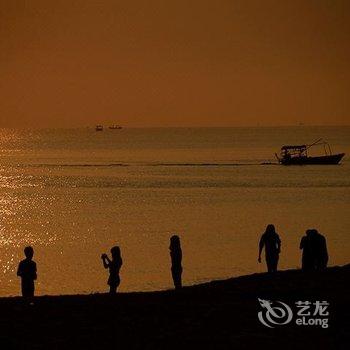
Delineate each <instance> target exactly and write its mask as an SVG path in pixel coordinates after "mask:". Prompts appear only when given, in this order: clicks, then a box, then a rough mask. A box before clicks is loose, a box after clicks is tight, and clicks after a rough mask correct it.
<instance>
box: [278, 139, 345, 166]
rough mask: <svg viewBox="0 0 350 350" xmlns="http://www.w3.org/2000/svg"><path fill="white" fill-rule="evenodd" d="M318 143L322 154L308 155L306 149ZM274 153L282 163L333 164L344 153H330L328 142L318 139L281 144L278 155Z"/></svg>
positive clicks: (336, 162) (338, 160) (337, 161)
mask: <svg viewBox="0 0 350 350" xmlns="http://www.w3.org/2000/svg"><path fill="white" fill-rule="evenodd" d="M318 145H322V146H323V148H324V155H321V156H309V155H308V150H309V149H310V148H311V147H313V146H318ZM275 155H276V158H277V159H278V162H279V163H280V164H282V165H311V164H314V165H335V164H338V163H339V162H340V161H341V160H342V158H343V157H344V155H345V153H338V154H332V151H331V147H330V146H329V144H328V143H327V142H325V141H323V140H322V139H319V140H317V141H316V142H314V143H313V144H311V145H297V146H283V147H282V148H281V151H280V156H278V155H277V154H275Z"/></svg>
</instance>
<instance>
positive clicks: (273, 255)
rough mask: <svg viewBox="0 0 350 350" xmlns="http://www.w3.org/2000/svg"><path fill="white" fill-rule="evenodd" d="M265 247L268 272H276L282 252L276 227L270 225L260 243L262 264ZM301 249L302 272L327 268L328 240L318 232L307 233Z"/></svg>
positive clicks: (259, 259)
mask: <svg viewBox="0 0 350 350" xmlns="http://www.w3.org/2000/svg"><path fill="white" fill-rule="evenodd" d="M264 247H265V258H266V265H267V270H268V272H276V271H277V265H278V260H279V254H280V252H281V239H280V237H279V235H278V234H277V233H276V230H275V227H274V225H268V226H267V227H266V231H265V233H263V234H262V236H261V238H260V241H259V257H258V261H259V263H260V262H261V253H262V250H263V248H264ZM300 249H302V250H303V255H302V270H304V271H310V270H322V269H325V268H326V267H327V263H328V251H327V243H326V239H325V237H324V236H323V235H321V234H320V233H318V231H317V230H315V229H311V230H307V231H306V235H305V236H304V237H302V239H301V242H300Z"/></svg>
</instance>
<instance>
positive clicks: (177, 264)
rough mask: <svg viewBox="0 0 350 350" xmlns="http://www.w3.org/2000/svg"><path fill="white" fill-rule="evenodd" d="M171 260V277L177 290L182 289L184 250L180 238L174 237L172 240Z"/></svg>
mask: <svg viewBox="0 0 350 350" xmlns="http://www.w3.org/2000/svg"><path fill="white" fill-rule="evenodd" d="M169 249H170V258H171V275H172V277H173V282H174V287H175V289H180V288H182V250H181V244H180V238H179V236H177V235H173V236H171V238H170V247H169Z"/></svg>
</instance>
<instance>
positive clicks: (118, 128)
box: [109, 125, 123, 130]
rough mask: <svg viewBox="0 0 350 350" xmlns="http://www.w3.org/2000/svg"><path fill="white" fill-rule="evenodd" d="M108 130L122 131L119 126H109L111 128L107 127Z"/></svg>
mask: <svg viewBox="0 0 350 350" xmlns="http://www.w3.org/2000/svg"><path fill="white" fill-rule="evenodd" d="M109 129H112V130H120V129H123V127H122V126H120V125H111V126H109Z"/></svg>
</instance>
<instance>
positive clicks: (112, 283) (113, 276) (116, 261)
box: [101, 246, 123, 294]
mask: <svg viewBox="0 0 350 350" xmlns="http://www.w3.org/2000/svg"><path fill="white" fill-rule="evenodd" d="M111 255H112V260H110V259H109V257H108V256H107V254H102V255H101V259H102V262H103V267H104V268H105V269H109V278H108V282H107V284H108V285H109V293H110V294H116V293H117V288H118V286H119V284H120V277H119V271H120V268H121V267H122V265H123V260H122V257H121V254H120V248H119V247H118V246H115V247H113V248H112V249H111Z"/></svg>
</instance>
